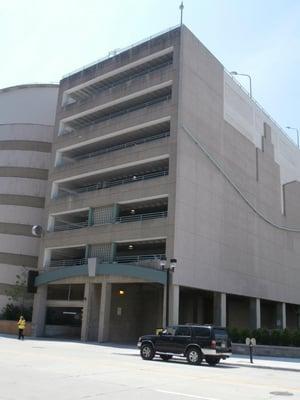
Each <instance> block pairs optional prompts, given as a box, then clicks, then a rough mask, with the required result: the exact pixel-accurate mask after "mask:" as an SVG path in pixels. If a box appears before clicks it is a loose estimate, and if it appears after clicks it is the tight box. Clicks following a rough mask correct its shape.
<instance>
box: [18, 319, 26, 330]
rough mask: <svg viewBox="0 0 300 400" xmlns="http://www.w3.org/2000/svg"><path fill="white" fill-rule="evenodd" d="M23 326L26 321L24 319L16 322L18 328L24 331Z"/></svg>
mask: <svg viewBox="0 0 300 400" xmlns="http://www.w3.org/2000/svg"><path fill="white" fill-rule="evenodd" d="M25 326H26V321H25V319H19V321H18V328H19V329H25Z"/></svg>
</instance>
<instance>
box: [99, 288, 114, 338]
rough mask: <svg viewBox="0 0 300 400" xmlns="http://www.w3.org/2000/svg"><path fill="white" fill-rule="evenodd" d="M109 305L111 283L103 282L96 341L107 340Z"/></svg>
mask: <svg viewBox="0 0 300 400" xmlns="http://www.w3.org/2000/svg"><path fill="white" fill-rule="evenodd" d="M110 306H111V283H107V282H103V283H102V287H101V300H100V314H99V329H98V342H106V341H108V338H109V322H110Z"/></svg>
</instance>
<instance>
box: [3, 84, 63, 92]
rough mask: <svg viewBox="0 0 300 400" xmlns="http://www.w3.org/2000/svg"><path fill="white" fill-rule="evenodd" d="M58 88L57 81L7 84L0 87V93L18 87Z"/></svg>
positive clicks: (17, 88)
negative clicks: (4, 86)
mask: <svg viewBox="0 0 300 400" xmlns="http://www.w3.org/2000/svg"><path fill="white" fill-rule="evenodd" d="M56 87H57V88H58V87H59V84H58V83H29V84H23V85H15V86H8V87H6V88H3V89H0V93H6V92H10V91H13V90H19V89H30V88H56Z"/></svg>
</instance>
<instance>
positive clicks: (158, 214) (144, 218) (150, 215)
mask: <svg viewBox="0 0 300 400" xmlns="http://www.w3.org/2000/svg"><path fill="white" fill-rule="evenodd" d="M167 216H168V211H158V212H152V213H145V214H134V215H124V216H122V217H118V218H116V222H119V223H126V222H135V221H147V220H149V219H156V218H166V217H167Z"/></svg>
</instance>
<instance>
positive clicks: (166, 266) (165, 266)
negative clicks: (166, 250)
mask: <svg viewBox="0 0 300 400" xmlns="http://www.w3.org/2000/svg"><path fill="white" fill-rule="evenodd" d="M176 265H177V260H176V258H171V259H170V263H168V262H167V259H166V257H161V259H160V266H161V269H162V270H163V271H166V274H167V276H166V277H167V279H166V327H167V326H168V325H169V302H170V272H174V271H175V268H176Z"/></svg>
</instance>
